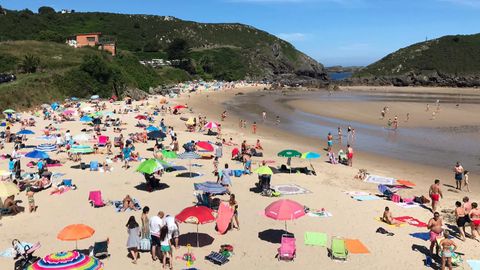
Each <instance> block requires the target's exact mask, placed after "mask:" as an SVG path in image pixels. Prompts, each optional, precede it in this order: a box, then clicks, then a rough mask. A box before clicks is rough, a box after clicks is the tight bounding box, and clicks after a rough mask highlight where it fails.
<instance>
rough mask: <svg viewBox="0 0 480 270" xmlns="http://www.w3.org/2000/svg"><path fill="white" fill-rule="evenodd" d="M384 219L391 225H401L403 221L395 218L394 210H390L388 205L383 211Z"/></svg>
mask: <svg viewBox="0 0 480 270" xmlns="http://www.w3.org/2000/svg"><path fill="white" fill-rule="evenodd" d="M382 221H383V222H385V223H387V224H389V225H396V226H400V224H401V222H399V221H398V220H395V219H393V216H392V212H390V208H389V207H388V206H387V207H385V211H383V216H382Z"/></svg>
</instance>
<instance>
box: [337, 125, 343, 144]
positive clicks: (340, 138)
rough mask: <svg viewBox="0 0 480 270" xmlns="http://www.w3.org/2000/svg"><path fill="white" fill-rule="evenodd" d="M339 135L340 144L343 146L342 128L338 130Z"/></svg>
mask: <svg viewBox="0 0 480 270" xmlns="http://www.w3.org/2000/svg"><path fill="white" fill-rule="evenodd" d="M337 133H338V143H339V144H340V145H341V144H342V128H341V127H338V128H337Z"/></svg>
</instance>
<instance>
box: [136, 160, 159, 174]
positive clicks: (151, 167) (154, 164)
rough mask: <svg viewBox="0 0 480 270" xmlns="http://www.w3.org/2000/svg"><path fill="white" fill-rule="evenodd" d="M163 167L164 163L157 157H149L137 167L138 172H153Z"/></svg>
mask: <svg viewBox="0 0 480 270" xmlns="http://www.w3.org/2000/svg"><path fill="white" fill-rule="evenodd" d="M162 169H163V165H162V164H161V163H160V162H158V161H157V160H156V159H153V158H152V159H147V160H145V161H144V162H142V163H140V165H138V168H137V172H141V173H145V174H152V173H155V172H158V171H160V170H162Z"/></svg>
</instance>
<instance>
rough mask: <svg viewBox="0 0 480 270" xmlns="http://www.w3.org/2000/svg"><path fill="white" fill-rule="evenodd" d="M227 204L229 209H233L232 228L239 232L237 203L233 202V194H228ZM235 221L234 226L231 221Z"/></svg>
mask: <svg viewBox="0 0 480 270" xmlns="http://www.w3.org/2000/svg"><path fill="white" fill-rule="evenodd" d="M228 204H229V205H230V207H231V208H232V209H233V217H232V222H231V223H232V228H237V230H240V223H239V222H238V203H237V201H236V200H235V194H230V200H229V201H228ZM234 220H235V224H234V223H233V221H234Z"/></svg>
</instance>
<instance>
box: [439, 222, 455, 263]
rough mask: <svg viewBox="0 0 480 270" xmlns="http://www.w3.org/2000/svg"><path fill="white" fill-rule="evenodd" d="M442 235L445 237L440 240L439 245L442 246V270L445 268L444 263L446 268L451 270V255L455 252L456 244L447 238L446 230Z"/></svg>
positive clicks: (448, 234)
mask: <svg viewBox="0 0 480 270" xmlns="http://www.w3.org/2000/svg"><path fill="white" fill-rule="evenodd" d="M443 236H444V237H445V238H444V239H442V241H440V246H441V248H442V268H441V269H442V270H445V265H446V264H448V269H449V270H452V256H453V255H454V253H455V250H456V249H457V245H456V244H455V242H453V240H451V239H449V238H448V237H449V236H450V233H449V232H448V231H445V232H444V233H443Z"/></svg>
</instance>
